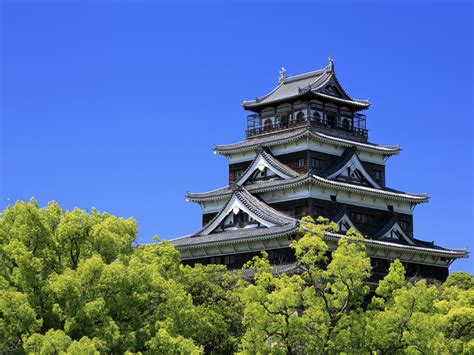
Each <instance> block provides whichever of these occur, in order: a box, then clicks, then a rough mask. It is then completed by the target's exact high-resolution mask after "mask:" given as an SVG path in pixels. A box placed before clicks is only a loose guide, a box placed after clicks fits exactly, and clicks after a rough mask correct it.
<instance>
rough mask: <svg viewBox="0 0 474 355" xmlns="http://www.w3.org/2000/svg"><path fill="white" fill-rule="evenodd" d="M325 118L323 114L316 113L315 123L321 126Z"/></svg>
mask: <svg viewBox="0 0 474 355" xmlns="http://www.w3.org/2000/svg"><path fill="white" fill-rule="evenodd" d="M322 117H323V114H322V113H321V112H315V113H314V117H313V121H314V122H316V124H317V125H320V124H321V118H322Z"/></svg>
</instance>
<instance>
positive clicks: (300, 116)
mask: <svg viewBox="0 0 474 355" xmlns="http://www.w3.org/2000/svg"><path fill="white" fill-rule="evenodd" d="M303 121H304V113H303V112H301V111H300V112H298V114H297V115H296V123H301V122H303Z"/></svg>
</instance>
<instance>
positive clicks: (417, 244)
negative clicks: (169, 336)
mask: <svg viewBox="0 0 474 355" xmlns="http://www.w3.org/2000/svg"><path fill="white" fill-rule="evenodd" d="M300 98H301V99H303V98H304V99H305V100H307V99H308V98H320V99H324V100H323V101H332V102H336V103H343V104H344V105H345V106H347V107H350V109H351V110H352V111H358V110H362V109H366V108H368V107H369V102H368V101H364V100H356V99H353V98H351V97H350V96H349V95H348V94H347V93H346V92H345V91H344V89H343V88H342V87H341V85H340V84H339V82H338V80H337V78H336V76H335V73H334V63H333V61H332V60H330V61H329V64H328V66H327V67H326V68H323V69H321V70H317V71H314V72H310V73H306V74H302V75H297V76H292V77H286V76H285V75H284V72H282V73H281V77H280V81H279V84H278V86H277V87H276V88H275V89H274V90H272V91H271V92H270V93H268V94H267V95H264V96H262V97H259V98H257V99H255V100H252V101H244V104H243V106H244V108H245V109H247V110H252V111H256V112H259V111H260V110H261V109H263V108H264V107H265V106H268V105H273V104H277V103H283V102H290V101H295V100H297V99H300ZM301 141H306V142H308V141H316V142H318V143H320V144H322V143H326V144H331V145H333V146H335V147H339V148H341V147H342V148H345V151H344V153H343V154H342V155H341V156H340V157H339V159H338V160H337V161H336V162H335V164H334V165H333V166H331V167H329V168H328V169H326V170H325V171H322V172H321V173H318V174H315V173H314V172H313V171H308V172H307V173H305V174H300V173H298V172H296V171H294V170H293V169H291V168H290V167H288V166H286V165H285V164H283V163H281V162H280V161H279V160H278V159H276V158H275V157H274V156H273V154H272V153H271V148H272V147H276V146H281V145H284V144H288V143H296V142H301ZM214 152H215V153H216V154H222V155H225V156H232V155H234V154H239V153H245V152H256V153H257V154H256V157H255V158H254V160H253V161H252V162H251V163H250V165H249V167H248V168H247V169H246V170H245V172H244V173H243V174H242V176H241V177H240V178H239V179H238V180H237V181H236V182H235V183H234V184H233V185H231V186H226V187H223V188H220V189H217V190H213V191H209V192H204V193H188V194H187V199H188V200H190V201H194V202H203V203H205V202H208V201H216V200H226V202H225V203H224V205H223V207H222V209H221V210H220V212H218V213H217V214H216V216H215V217H214V218H213V219H212V220H211V221H209V222H208V223H207V224H206V225H205V226H203V227H202V228H201V229H200V230H199V231H198V232H196V233H194V234H192V235H188V236H185V237H181V238H178V239H175V240H172V241H171V242H172V243H173V244H174V245H175V246H176V247H177V248H178V249H179V250H182V251H186V252H189V253H188V254H187V255H188V256H187V257H190V258H193V257H195V256H196V255H204V256H209V255H218V254H216V253H220V254H222V253H223V252H222V250H224V253H232V250H233V251H234V252H247V251H250V250H255V249H250V243H253V242H258V243H256V244H257V245H259V246H258V248H260V245H262V246H263V247H265V248H267V246H266V245H267V244H266V242H265V240H273V241H274V242H276V245H277V247H287V246H288V244H289V241H290V240H291V239H292V237H293V236H296V235H297V234H298V230H299V226H300V224H301V223H303V222H300V221H298V220H297V219H295V218H293V217H290V216H288V215H286V214H285V213H282V212H280V211H277V210H275V209H274V208H272V207H270V206H269V205H268V204H267V203H265V202H264V201H262V200H261V199H259V198H258V197H257V196H256V195H258V194H260V193H265V192H270V191H277V190H284V189H290V188H294V187H297V186H304V185H308V186H310V185H316V186H321V187H323V188H333V189H336V190H339V191H347V192H350V193H358V194H363V195H367V196H372V197H382V198H384V199H386V200H391V201H401V202H408V203H411V204H412V205H414V204H417V203H423V202H427V201H428V196H427V194H411V193H405V192H402V191H397V190H394V189H390V188H388V187H385V186H381V185H380V184H379V183H378V182H376V181H375V180H374V179H373V178H372V177H371V176H370V175H369V174H368V173H367V172H366V171H365V169H364V167H363V165H362V163H361V161H360V160H359V157H358V154H360V153H366V154H370V155H372V154H373V155H378V156H379V157H380V156H383V157H384V158H385V157H388V156H391V155H396V154H399V152H400V147H399V146H398V145H397V146H383V145H376V144H372V143H363V142H357V141H353V140H349V139H344V138H339V137H334V136H330V135H327V134H323V133H320V132H317V131H316V130H314V128H312V127H311V126H305V127H302V128H291V129H284V130H281V131H280V132H272V134H268V135H265V134H263V135H260V136H257V137H252V138H249V139H247V140H246V141H242V142H238V143H234V144H228V145H216V146H215V147H214ZM263 169H270V170H271V171H273V173H274V175H271V176H270V178H268V176H267V179H264V180H253V179H252V178H251V177H253V176H255V175H254V172H256V171H258V170H260V171H263ZM344 174H346V175H344ZM239 213H246V214H248V215H249V216H250V217H251V219H252V221H251V223H248V224H246V225H244V226H240V228H239V226H237V225H234V224H233V222H234V221H235V219H232V220H231V218H235V217H236V216H238V215H239ZM231 214H233V215H231ZM331 219H332V220H333V221H335V222H337V223H338V224H340V225H341V226H342V225H344V227H345V228H346V227H347V226H349V227H351V228H354V223H353V222H352V221H351V219H350V216H348V215H347V214H346V212H345V211H344V210H343V209H341V210H340V211H338V212H337V213H336V214H335V215H334V216H333V217H332V218H331ZM226 221H230V222H229V224H228V225H226V223H228V222H226ZM287 236H288V237H291V238H286V237H287ZM344 236H345V235H344V233H343V232H338V233H335V232H326V233H325V235H324V239H325V240H326V241H327V242H328V245H332V247H334V245H336V244H335V243H337V241H338V240H339V239H340V238H343V237H344ZM283 237H284V239H283ZM283 240H284V241H285V242H284V243H282V244H280V242H281V241H283ZM260 242H261V243H260ZM363 242H364V243H365V244H366V246H367V250H368V251H369V250H370V251H371V253H372V254H371V256H373V257H382V258H399V257H401V256H402V255H405V260H409V261H411V260H413V258H415V257H419V256H421V260H419V262H424V260H425V258H426V257H433V259H436V260H444V262H445V261H446V260H448V261H449V260H451V261H452V260H453V259H456V258H462V257H467V255H468V252H467V250H466V249H445V248H442V247H439V246H436V245H434V243H428V242H423V241H420V240H417V239H415V238H413V237H410V236H408V235H407V234H406V233H405V232H404V231H403V229H402V228H400V226H399V224H398V222H397V221H396V219H395V218H394V219H392V220H390V221H388V222H387V223H386V225H383V226H381V228H380V229H379V230H378V231H376V232H375V233H373V234H372V235H370V236H365V239H364V241H363ZM268 243H270V242H269V241H268ZM273 245H275V244H273ZM221 246H225V247H223V249H222V250H221V248H220V247H221ZM238 246H243V249H242V248H240V249H239V248H238ZM245 247H248V248H249V249H248V250H247V249H245ZM212 248H213V249H212ZM211 249H212V250H211ZM198 250H199V251H200V252H198ZM229 250H230V251H229ZM242 250H243V251H242ZM385 251H387V252H385ZM208 252H210V254H208ZM379 253H380V255H379ZM389 254H390V256H389ZM407 255H408V259H407ZM443 258H446V259H443ZM434 262H437V261H434ZM278 267H279V268H280V269H281V272H292V271H293V270H295V269H296V268H297V267H298V265H297V264H296V263H289V264H285V265H281V266H278Z"/></svg>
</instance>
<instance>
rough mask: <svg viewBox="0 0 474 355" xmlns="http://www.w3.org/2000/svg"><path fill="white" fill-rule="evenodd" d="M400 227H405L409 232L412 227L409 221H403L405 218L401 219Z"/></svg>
mask: <svg viewBox="0 0 474 355" xmlns="http://www.w3.org/2000/svg"><path fill="white" fill-rule="evenodd" d="M400 227H402V229H403V230H404V231H407V232H408V231H409V228H410V223H408V221H403V220H401V221H400Z"/></svg>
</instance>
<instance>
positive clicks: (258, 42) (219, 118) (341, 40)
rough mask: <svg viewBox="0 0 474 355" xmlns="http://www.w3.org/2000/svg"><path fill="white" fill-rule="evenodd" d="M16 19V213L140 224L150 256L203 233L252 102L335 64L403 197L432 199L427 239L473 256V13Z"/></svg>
mask: <svg viewBox="0 0 474 355" xmlns="http://www.w3.org/2000/svg"><path fill="white" fill-rule="evenodd" d="M1 6H2V7H1V11H2V27H1V31H2V41H1V50H2V53H1V57H2V63H1V69H2V70H1V79H0V81H1V90H2V93H1V94H2V95H1V99H2V102H1V122H2V126H1V130H2V135H1V147H0V148H1V155H0V157H1V174H0V177H1V185H0V192H1V193H0V199H1V200H0V202H1V207H5V206H6V205H7V204H8V203H9V202H14V201H16V200H19V199H29V198H30V197H32V196H34V197H35V198H36V199H37V200H38V201H39V202H40V204H41V205H44V204H46V203H47V202H48V201H50V200H57V201H58V202H59V203H60V204H61V205H62V206H63V207H64V208H67V209H71V208H73V207H76V206H77V207H80V208H84V209H90V208H92V207H97V208H98V209H99V210H101V211H108V212H110V213H112V214H115V215H119V216H123V217H134V218H136V219H137V221H138V225H139V238H140V241H141V242H149V241H151V238H152V237H153V235H158V236H160V237H161V238H164V239H167V238H171V237H177V236H181V235H184V234H189V233H192V232H194V231H196V230H197V229H198V228H199V226H200V222H201V209H200V207H199V206H198V205H195V204H192V203H187V202H186V201H185V198H184V194H185V193H186V191H188V190H189V191H193V192H201V191H207V190H210V189H214V188H218V187H221V186H224V185H225V184H226V182H227V161H226V159H225V158H224V157H221V156H214V155H213V154H212V151H211V148H212V146H213V145H214V144H223V143H232V142H236V141H239V140H241V139H243V138H244V129H245V122H246V112H244V111H243V110H242V108H241V106H240V104H241V102H242V100H244V99H252V98H255V97H256V96H258V95H262V94H264V93H266V92H267V91H268V90H269V89H271V88H273V86H274V85H275V83H276V81H277V77H278V69H279V67H280V66H285V67H286V69H287V73H288V74H290V75H292V74H298V73H302V72H305V71H310V70H313V69H318V68H320V67H323V66H325V65H326V62H327V57H328V55H332V56H333V57H334V60H335V69H336V72H337V75H338V78H339V80H340V81H341V83H342V85H343V86H344V87H345V88H346V90H347V91H348V92H349V94H350V95H352V96H354V97H356V98H361V99H367V98H368V99H370V100H371V102H372V107H371V108H370V110H369V111H368V112H366V113H367V125H368V128H369V137H370V140H371V141H372V142H375V143H380V144H401V146H402V149H403V150H402V153H401V155H399V156H395V157H392V158H390V159H389V160H388V165H387V183H388V185H389V186H391V187H393V188H398V189H401V190H405V191H408V192H428V193H429V194H430V196H431V201H430V203H429V204H425V205H420V206H418V207H417V208H416V210H415V234H416V236H417V237H418V238H420V239H423V240H429V241H431V240H435V241H436V242H437V243H438V244H441V245H443V246H448V247H466V246H468V247H469V248H470V250H471V251H472V250H473V249H474V248H473V247H474V243H473V207H472V204H473V188H472V182H473V148H472V140H473V125H472V119H473V110H472V108H473V106H472V96H473V92H472V79H473V68H472V60H473V58H472V45H473V30H472V20H473V18H472V17H473V9H472V5H471V4H470V2H464V3H463V2H455V1H449V2H445V3H441V2H428V1H423V2H419V3H415V4H413V3H412V2H408V1H407V2H400V3H392V4H390V5H380V4H376V3H375V2H373V3H359V4H357V5H356V4H355V2H352V3H343V2H336V3H332V4H330V3H329V2H328V3H322V2H321V3H318V4H311V3H295V2H291V3H290V2H288V3H283V2H280V3H274V4H271V3H269V2H265V3H255V2H246V3H240V4H236V3H232V4H229V5H227V6H221V5H218V4H217V3H214V4H212V3H207V4H206V3H201V4H186V3H183V2H180V3H178V4H175V5H171V4H161V3H157V2H151V1H141V2H139V3H135V4H132V2H128V3H127V2H119V1H116V2H114V1H100V2H99V1H97V2H95V4H93V2H89V3H88V4H79V3H78V2H70V3H66V2H64V3H61V2H58V1H55V2H44V1H43V2H22V1H20V2H18V1H16V2H14V1H10V2H9V1H3V2H2V5H1ZM460 269H461V270H467V271H470V272H474V267H473V261H472V260H464V261H458V262H456V263H455V264H454V266H453V268H452V270H460Z"/></svg>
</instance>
